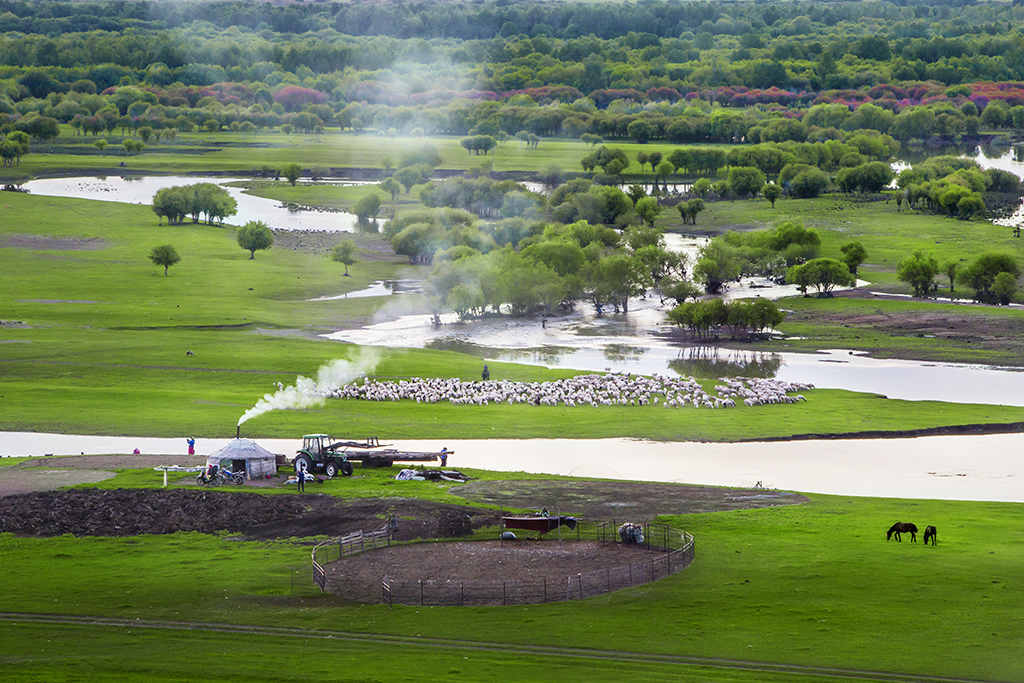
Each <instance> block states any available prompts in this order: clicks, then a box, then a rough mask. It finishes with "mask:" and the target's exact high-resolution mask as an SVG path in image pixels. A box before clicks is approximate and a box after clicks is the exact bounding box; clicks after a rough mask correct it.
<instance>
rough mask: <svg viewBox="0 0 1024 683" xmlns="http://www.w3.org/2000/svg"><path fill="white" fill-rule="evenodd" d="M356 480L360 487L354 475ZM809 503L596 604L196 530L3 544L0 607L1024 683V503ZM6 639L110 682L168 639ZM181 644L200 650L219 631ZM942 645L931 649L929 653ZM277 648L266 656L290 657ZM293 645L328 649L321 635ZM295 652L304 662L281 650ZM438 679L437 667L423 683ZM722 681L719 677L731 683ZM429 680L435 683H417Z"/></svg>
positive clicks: (9, 631)
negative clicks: (365, 569) (319, 574)
mask: <svg viewBox="0 0 1024 683" xmlns="http://www.w3.org/2000/svg"><path fill="white" fill-rule="evenodd" d="M346 483H351V482H349V481H342V482H341V484H342V485H345V484H346ZM239 495H246V494H239ZM406 495H416V494H415V493H407V494H406ZM810 498H811V500H810V502H809V503H807V504H805V505H800V506H787V507H778V508H765V509H754V510H746V511H733V512H727V513H711V514H698V515H687V516H678V517H671V518H666V519H667V521H670V522H671V523H673V524H675V525H677V526H681V527H683V528H685V529H687V530H688V531H690V532H691V533H693V534H694V535H695V536H696V538H697V559H696V561H695V563H694V564H693V565H692V566H691V567H690V568H688V569H687V570H685V571H684V572H682V573H681V574H678V575H675V576H673V577H670V578H667V579H664V580H661V581H658V582H656V583H654V584H650V585H646V586H640V587H637V588H632V589H627V590H624V591H619V592H616V593H613V594H609V595H606V596H601V597H597V598H593V599H589V600H585V601H582V602H571V603H554V604H546V605H536V606H528V607H508V608H503V607H466V608H458V607H427V608H419V607H402V606H396V607H394V608H387V607H381V606H375V605H353V604H346V603H345V602H343V601H341V600H339V599H337V598H334V597H331V596H329V595H321V594H319V593H318V592H317V591H316V590H315V588H313V587H312V585H311V583H310V581H309V577H308V571H307V569H308V568H307V563H308V557H309V547H308V546H307V545H301V544H298V543H295V542H289V541H275V542H251V541H240V540H238V539H236V538H229V537H226V536H216V535H203V534H195V533H178V534H172V535H167V536H140V537H133V538H100V537H93V538H88V537H87V538H71V537H58V538H51V539H31V538H16V537H13V536H10V535H0V546H2V547H3V551H4V557H5V570H6V571H5V575H6V577H7V579H6V586H7V590H6V591H4V594H3V595H2V596H0V611H9V612H41V613H59V614H66V615H103V616H111V617H120V618H128V619H133V618H136V617H139V618H142V619H146V620H177V621H201V622H218V623H231V624H249V625H266V626H275V627H296V628H304V629H313V628H322V629H340V630H344V631H347V632H375V633H389V634H396V635H400V636H414V635H417V634H423V635H430V636H433V637H439V638H452V639H471V640H475V641H485V642H488V643H495V644H497V643H501V644H504V645H505V646H507V647H509V648H510V649H513V648H514V646H515V645H516V644H552V643H557V644H558V645H560V646H568V647H588V648H596V649H598V650H607V651H612V650H616V649H626V650H631V651H638V652H649V653H657V654H676V655H685V654H692V655H700V656H704V657H722V658H731V659H742V660H753V661H761V662H776V663H785V664H803V665H815V666H836V667H848V668H859V669H872V670H883V671H900V672H906V673H911V674H913V673H918V674H934V675H946V676H967V677H974V678H985V679H999V680H1020V679H1021V678H1022V677H1024V668H1022V664H1021V661H1020V659H1019V658H1018V657H1016V656H1014V655H1013V654H1012V653H1015V652H1017V651H1019V650H1020V648H1021V647H1024V631H1022V630H1021V629H1020V628H1019V619H1018V618H1017V615H1018V614H1019V612H1020V610H1021V609H1022V608H1024V597H1022V596H1024V594H1022V593H1021V592H1020V591H1017V590H1014V583H1013V580H1014V579H1013V577H1014V576H1015V575H1016V574H1015V572H1016V568H1017V567H1019V566H1020V563H1021V561H1024V556H1022V554H1021V553H1022V551H1021V548H1022V547H1024V545H1022V542H1024V532H1022V531H1021V529H1024V525H1022V522H1024V506H1021V505H1015V504H999V503H970V502H950V501H918V500H915V501H905V500H885V499H870V498H848V497H839V496H822V495H811V496H810ZM894 519H912V520H914V521H916V522H917V523H918V525H919V526H923V524H935V525H937V526H938V528H939V545H938V546H937V547H935V548H931V547H924V546H923V545H921V544H920V543H919V544H917V545H914V544H910V543H902V544H896V543H886V542H885V540H884V530H885V529H886V527H888V526H889V524H891V523H892V520H894ZM171 558H173V560H172V559H171ZM237 577H245V580H244V581H238V580H237ZM524 624H528V628H524ZM0 632H2V633H3V634H4V638H5V642H8V643H11V644H12V647H9V648H5V652H6V654H5V655H3V657H5V658H6V659H5V661H4V663H5V664H6V665H7V666H8V667H13V668H8V669H7V671H8V672H9V673H11V674H13V675H15V676H19V675H20V676H22V677H26V678H27V677H31V675H33V673H36V672H47V671H52V672H60V671H66V670H67V668H68V667H70V666H78V665H79V664H81V663H85V664H86V665H87V666H89V667H91V668H90V669H89V670H90V671H94V672H95V673H96V674H97V675H111V674H113V673H116V672H118V671H123V672H125V673H127V674H129V675H133V676H144V675H145V672H146V671H147V670H148V669H147V667H146V665H145V664H144V663H139V662H136V663H126V661H132V658H130V657H122V656H118V657H108V656H107V655H105V654H102V653H106V652H116V653H124V654H128V653H134V652H138V651H141V644H142V643H148V642H151V641H149V640H148V639H147V638H148V637H147V636H145V635H142V634H143V633H144V632H145V631H140V632H139V633H138V634H136V633H134V632H132V631H125V630H123V629H116V628H98V629H93V630H91V631H90V635H89V638H88V640H87V641H86V642H88V643H89V644H90V645H92V646H93V647H91V648H84V647H79V646H78V645H71V646H69V647H70V649H69V650H68V651H67V659H66V660H55V659H53V654H54V653H53V652H52V646H51V645H50V644H48V643H47V642H46V641H45V639H43V640H37V639H34V638H32V636H33V635H36V634H42V635H45V634H48V633H58V634H60V633H63V634H68V633H71V634H73V633H75V632H76V631H75V629H74V628H72V627H55V626H32V627H28V628H24V627H22V626H13V625H11V624H7V623H4V624H0ZM627 632H628V634H629V637H628V638H623V636H622V634H623V633H627ZM173 637H174V640H173V642H174V643H177V644H180V645H181V647H183V648H186V649H187V648H188V647H189V646H190V645H191V644H193V643H195V642H198V641H199V640H201V639H204V638H205V634H204V633H203V632H201V631H200V632H198V633H195V634H192V635H186V634H182V633H177V634H175V635H174V636H173ZM273 641H274V637H272V636H263V637H259V636H256V635H252V636H239V642H244V643H246V647H248V648H255V649H261V650H262V648H261V645H262V644H263V643H269V642H273ZM210 642H221V641H219V640H217V639H213V640H212V641H210ZM924 642H927V643H928V647H920V646H913V644H914V643H924ZM894 643H908V646H906V647H902V646H900V647H894V646H893V644H894ZM274 647H276V646H271V647H270V649H269V650H267V651H268V652H272V653H273V652H280V651H279V650H275V649H274ZM295 647H296V648H298V649H300V650H301V651H305V652H308V653H310V654H313V653H319V652H321V649H320V647H319V646H316V645H313V644H309V645H301V646H300V645H296V646H295ZM307 648H308V649H307ZM90 650H91V651H92V652H93V653H94V654H93V655H92V656H89V651H90ZM205 651H207V650H205V649H204V648H203V647H199V648H198V649H197V650H196V652H205ZM367 651H368V652H371V653H372V652H375V651H376V650H373V649H372V648H371V649H370V650H367ZM935 652H941V653H942V657H938V658H937V657H935V656H934V653H935ZM13 653H17V655H14V654H13ZM996 653H998V654H996ZM292 654H293V655H294V652H293V653H292ZM279 656H280V657H281V658H282V659H287V658H288V655H287V654H285V653H283V652H281V654H280V655H279ZM407 656H409V653H404V654H403V655H401V656H398V655H396V658H395V659H394V660H393V661H391V662H387V663H381V662H375V663H374V665H375V666H376V667H377V668H375V669H373V668H370V665H354V666H355V668H354V669H353V671H363V670H365V671H367V672H370V671H376V672H377V673H376V676H377V677H381V678H384V679H387V678H389V677H390V672H392V671H396V672H397V668H392V667H398V666H399V662H402V661H403V660H402V657H407ZM488 656H489V657H493V658H494V659H485V660H484V661H485V662H495V663H496V664H497V663H501V662H505V663H506V665H507V666H510V667H514V671H510V673H509V675H508V676H503V680H505V679H509V680H514V679H515V678H516V677H517V676H520V675H522V676H523V677H525V678H529V676H530V673H529V672H530V671H532V669H531V668H530V667H531V666H532V663H531V662H532V660H530V659H527V660H526V661H525V662H524V664H523V667H524V668H521V669H520V668H519V661H518V659H516V655H514V654H511V653H506V654H502V653H501V652H500V651H496V652H490V653H489V654H488ZM350 657H351V655H350V653H349V652H348V651H347V650H346V648H343V647H339V648H335V654H334V655H333V656H331V657H328V659H327V661H337V662H338V663H345V662H349V661H351V660H350ZM473 659H474V657H473V656H470V660H471V661H472V660H473ZM406 661H408V660H406ZM513 662H514V664H513ZM478 664H479V663H477V664H467V665H466V666H470V667H473V666H477V665H478ZM558 665H559V666H563V667H566V668H565V669H564V670H562V671H563V674H564V675H565V676H567V677H570V678H575V677H578V676H580V675H582V674H583V672H584V671H586V670H587V669H588V667H592V666H593V665H592V663H589V662H587V661H585V660H583V661H575V662H574V661H572V660H571V659H559V660H558ZM178 666H179V665H178V664H172V665H170V668H169V669H168V671H177V670H179V669H178V668H177V667H178ZM363 666H366V668H365V669H364V668H362V667H363ZM215 670H216V669H213V670H211V671H215ZM482 670H485V669H480V671H482ZM434 671H435V670H434V669H432V668H429V667H428V668H427V669H423V670H422V677H429V675H430V673H432V672H434ZM462 671H463V673H465V674H466V675H471V677H474V678H475V676H476V674H473V673H472V672H475V671H478V669H474V668H469V669H463V670H462ZM657 671H658V669H654V670H652V672H657ZM448 673H451V672H448ZM678 673H680V674H683V675H686V674H688V671H687V670H686V669H683V670H681V671H680V672H678ZM288 675H294V677H295V678H301V677H302V676H301V674H299V673H297V672H296V673H294V674H288ZM368 675H369V674H368ZM652 675H653V674H652ZM707 675H709V676H710V677H711V678H714V679H715V680H720V678H719V676H718V675H717V674H707ZM416 676H421V674H419V673H417V674H415V675H411V676H410V677H416ZM510 677H511V678H510ZM698 678H699V676H698ZM756 679H757V680H772V679H765V678H763V677H758V678H756ZM725 680H729V679H728V678H725ZM738 680H745V679H743V678H742V677H741V678H740V679H738Z"/></svg>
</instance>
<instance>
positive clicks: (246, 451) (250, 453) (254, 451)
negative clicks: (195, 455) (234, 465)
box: [209, 439, 277, 460]
mask: <svg viewBox="0 0 1024 683" xmlns="http://www.w3.org/2000/svg"><path fill="white" fill-rule="evenodd" d="M209 457H210V458H218V459H220V458H229V459H231V460H252V459H261V458H276V457H277V456H275V455H274V454H273V453H271V452H270V451H268V450H267V449H266V448H264V447H263V446H261V445H259V444H258V443H256V442H255V441H253V440H252V439H232V440H231V441H228V443H227V445H225V446H224V447H223V448H221V449H220V450H218V451H216V452H214V453H211V454H210V455H209Z"/></svg>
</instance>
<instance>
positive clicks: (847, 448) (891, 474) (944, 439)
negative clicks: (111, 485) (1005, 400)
mask: <svg viewBox="0 0 1024 683" xmlns="http://www.w3.org/2000/svg"><path fill="white" fill-rule="evenodd" d="M228 441H229V440H228V439H202V438H200V439H198V440H197V444H196V446H197V452H198V453H199V454H201V455H205V454H208V453H212V452H213V451H215V450H217V449H218V448H220V447H222V446H223V445H224V444H225V443H227V442H228ZM258 441H259V443H260V445H262V446H263V447H264V448H267V449H269V450H271V451H273V452H276V453H284V454H288V455H292V454H294V453H295V451H296V450H297V448H298V447H299V446H300V445H301V441H300V440H298V439H259V440H258ZM392 445H393V446H395V447H397V448H402V449H408V450H429V451H437V450H440V449H441V447H442V446H447V447H448V448H449V449H454V451H455V454H454V455H453V456H452V457H451V458H450V459H449V461H448V465H449V467H454V468H459V467H476V468H485V469H492V470H499V471H525V472H538V473H545V474H561V475H571V476H580V477H600V478H608V479H622V480H644V481H661V482H676V483H689V484H708V485H716V486H739V487H750V486H754V485H755V484H756V483H757V482H762V484H763V485H764V486H766V487H769V488H778V489H785V490H791V491H806V492H817V493H832V494H838V495H851V496H880V497H892V498H929V499H945V500H993V501H1010V502H1024V485H1022V482H1024V458H1020V457H1019V456H1018V454H1019V453H1020V452H1021V450H1022V449H1024V434H997V435H990V436H929V437H918V438H910V439H875V440H853V439H848V440H823V441H792V442H751V443H699V442H671V443H666V442H656V441H643V440H634V439H595V440H585V439H530V440H515V439H488V440H458V439H450V440H446V441H436V440H430V441H397V442H393V444H392ZM184 447H185V440H184V437H182V438H180V439H166V438H154V437H131V436H79V435H72V434H38V433H26V432H0V456H24V455H33V456H41V455H45V454H48V453H49V454H56V455H60V454H73V455H77V454H79V453H85V454H87V455H94V454H106V453H131V452H132V450H133V449H134V448H138V449H139V450H140V451H141V452H142V453H144V454H148V455H157V454H175V455H181V454H183V453H184ZM57 466H58V461H56V460H55V461H54V467H57ZM358 475H359V469H358V468H357V469H356V476H358ZM160 476H161V475H160V474H158V473H157V472H154V473H153V482H154V484H157V483H158V482H159V478H160Z"/></svg>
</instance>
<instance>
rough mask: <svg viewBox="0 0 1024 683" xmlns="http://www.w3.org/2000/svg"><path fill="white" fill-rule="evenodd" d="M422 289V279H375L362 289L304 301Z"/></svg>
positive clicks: (411, 292) (357, 297) (392, 293)
mask: <svg viewBox="0 0 1024 683" xmlns="http://www.w3.org/2000/svg"><path fill="white" fill-rule="evenodd" d="M422 291H423V281H422V280H377V281H376V282H371V283H370V285H369V286H368V287H365V288H364V289H357V290H354V291H352V292H345V293H344V294H335V295H333V296H318V297H316V298H314V299H306V301H337V300H339V299H362V298H368V297H374V296H393V295H395V294H415V293H418V292H422Z"/></svg>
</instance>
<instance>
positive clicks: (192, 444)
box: [185, 436, 196, 455]
mask: <svg viewBox="0 0 1024 683" xmlns="http://www.w3.org/2000/svg"><path fill="white" fill-rule="evenodd" d="M185 443H187V444H188V454H189V455H195V454H196V440H195V439H194V438H193V437H191V436H190V437H188V438H187V439H185Z"/></svg>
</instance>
